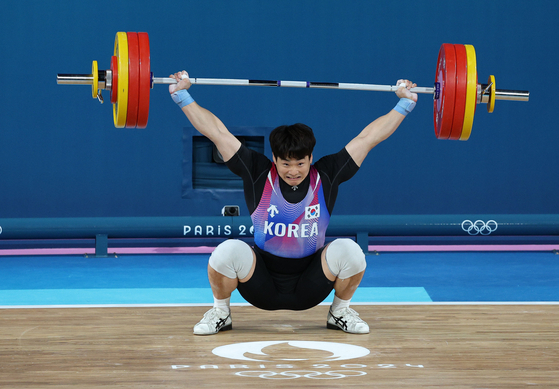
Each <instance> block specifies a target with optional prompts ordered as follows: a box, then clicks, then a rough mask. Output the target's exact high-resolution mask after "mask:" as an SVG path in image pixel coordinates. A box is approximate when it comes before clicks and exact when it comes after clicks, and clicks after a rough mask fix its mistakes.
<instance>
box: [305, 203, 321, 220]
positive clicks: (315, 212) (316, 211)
mask: <svg viewBox="0 0 559 389" xmlns="http://www.w3.org/2000/svg"><path fill="white" fill-rule="evenodd" d="M317 217H320V204H316V205H313V206H311V207H305V220H309V219H315V218H317Z"/></svg>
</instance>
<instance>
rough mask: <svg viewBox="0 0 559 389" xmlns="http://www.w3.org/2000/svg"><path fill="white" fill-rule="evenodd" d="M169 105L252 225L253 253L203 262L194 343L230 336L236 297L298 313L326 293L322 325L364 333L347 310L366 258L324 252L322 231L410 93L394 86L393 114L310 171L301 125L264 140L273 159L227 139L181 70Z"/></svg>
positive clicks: (344, 251) (228, 246)
mask: <svg viewBox="0 0 559 389" xmlns="http://www.w3.org/2000/svg"><path fill="white" fill-rule="evenodd" d="M185 76H186V77H185ZM170 77H171V78H174V79H175V80H177V84H172V85H170V86H169V92H170V94H171V97H172V99H173V101H174V102H175V103H176V104H177V105H178V106H179V107H180V108H181V109H182V111H183V112H184V114H185V115H186V117H187V118H188V120H189V121H190V123H192V125H193V126H194V127H195V128H196V129H197V130H198V131H200V133H202V134H203V135H205V136H206V137H208V138H209V139H210V140H211V141H212V142H213V143H214V144H215V145H216V147H217V149H218V150H219V152H220V153H221V155H222V157H223V159H224V161H225V163H226V165H227V167H228V168H229V169H230V170H231V171H232V172H233V173H235V174H236V175H238V176H240V177H241V178H242V179H243V185H244V194H245V200H246V204H247V207H248V210H249V212H250V215H251V218H252V222H253V226H254V246H249V245H248V244H246V243H245V242H243V241H241V240H237V239H230V240H226V241H224V242H223V243H221V244H219V245H218V246H217V247H216V248H215V250H214V251H213V253H212V254H211V256H210V259H209V264H208V278H209V282H210V285H211V288H212V292H213V296H214V306H213V308H212V309H210V310H209V311H208V312H206V314H205V315H204V317H203V318H202V320H201V321H200V322H199V323H198V324H196V325H195V326H194V334H196V335H212V334H216V333H218V332H219V331H226V330H230V329H232V320H231V309H230V297H231V293H232V292H233V291H234V290H235V289H237V290H238V291H239V293H240V294H241V295H242V296H243V298H244V299H245V300H246V301H248V302H249V303H250V304H252V305H254V306H256V307H258V308H261V309H265V310H278V309H288V310H305V309H309V308H312V307H314V306H316V305H318V304H319V303H321V302H322V301H323V300H324V299H325V298H326V297H327V296H328V295H329V294H330V292H331V291H332V289H334V290H335V296H334V301H333V303H332V305H331V307H330V310H329V312H328V316H327V319H326V326H327V328H330V329H341V330H343V331H345V332H348V333H353V334H365V333H368V332H369V326H368V324H367V323H366V322H365V321H363V320H362V319H361V318H360V317H359V314H358V313H357V312H356V311H354V310H353V309H351V308H350V300H351V298H352V296H353V294H354V293H355V291H356V289H357V287H358V286H359V284H360V282H361V279H362V278H363V275H364V273H365V267H366V262H365V254H364V253H363V251H362V250H361V248H360V247H359V245H357V243H355V242H354V241H353V240H351V239H336V240H334V241H332V242H331V243H329V244H327V245H325V237H326V228H327V227H328V222H329V219H330V215H331V213H332V210H333V208H334V203H335V201H336V197H337V194H338V186H339V185H340V184H341V183H342V182H344V181H347V180H349V179H350V178H351V177H353V176H354V175H355V173H356V172H357V171H358V170H359V167H360V166H361V164H362V163H363V161H364V159H365V157H366V156H367V154H368V153H369V151H371V150H372V149H373V147H375V146H376V145H377V144H379V143H380V142H382V141H383V140H385V139H387V138H388V137H389V136H390V135H391V134H392V133H393V132H394V131H395V130H396V129H397V128H398V126H399V125H400V123H402V121H403V120H404V118H405V117H406V115H407V114H408V113H410V112H411V111H412V110H413V108H414V107H415V104H416V102H417V94H416V93H412V92H410V89H411V88H414V87H416V84H414V83H412V82H411V81H408V80H398V83H397V85H399V86H400V87H399V88H398V90H397V91H396V95H397V96H398V97H399V98H400V100H399V101H398V103H397V104H396V106H395V107H394V109H392V110H391V111H390V112H388V113H387V114H386V115H383V116H381V117H379V118H378V119H376V120H375V121H373V122H372V123H370V124H369V125H368V126H366V127H365V129H363V131H361V133H360V134H359V135H357V136H356V137H355V138H353V139H352V140H351V141H350V142H349V143H348V144H347V145H346V146H345V147H344V148H343V149H341V150H340V151H339V152H337V153H336V154H331V155H327V156H324V157H322V158H320V159H319V160H318V161H316V162H314V163H313V148H314V146H315V143H316V140H315V137H314V135H313V131H312V130H311V128H309V127H308V126H306V125H304V124H293V125H283V126H280V127H277V128H276V129H274V130H273V131H272V132H271V134H270V145H271V149H272V157H273V158H272V160H270V159H269V158H268V157H266V156H264V155H263V154H260V153H257V152H256V151H253V150H251V149H249V148H247V147H246V146H244V145H242V144H241V142H240V141H239V140H238V139H237V138H236V137H235V136H234V135H233V134H231V133H230V132H229V131H228V129H227V127H225V125H224V124H223V123H222V122H221V120H219V119H218V118H217V117H216V116H215V115H214V114H212V113H211V112H210V111H208V110H207V109H205V108H202V107H201V106H200V105H198V104H197V103H196V102H195V101H194V99H193V98H192V97H191V96H190V94H189V93H188V91H187V90H188V89H189V88H190V86H191V83H190V80H189V79H188V74H187V73H186V72H185V71H182V72H178V73H175V74H174V75H171V76H170Z"/></svg>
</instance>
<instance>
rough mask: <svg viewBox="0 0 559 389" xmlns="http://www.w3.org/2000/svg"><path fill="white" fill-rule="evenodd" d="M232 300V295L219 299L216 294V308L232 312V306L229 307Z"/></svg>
mask: <svg viewBox="0 0 559 389" xmlns="http://www.w3.org/2000/svg"><path fill="white" fill-rule="evenodd" d="M230 300H231V297H228V298H226V299H223V300H218V299H216V298H215V296H214V308H219V309H221V310H222V311H225V312H227V313H230V312H231V308H229V304H230Z"/></svg>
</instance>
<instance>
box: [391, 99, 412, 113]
mask: <svg viewBox="0 0 559 389" xmlns="http://www.w3.org/2000/svg"><path fill="white" fill-rule="evenodd" d="M414 108H415V101H413V100H410V99H407V98H405V97H402V98H401V99H400V101H398V104H396V106H395V107H394V110H395V111H396V112H399V113H401V114H402V115H404V116H407V115H408V113H410V112H411V111H413V109H414Z"/></svg>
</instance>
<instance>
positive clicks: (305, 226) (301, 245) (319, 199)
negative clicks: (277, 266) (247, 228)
mask: <svg viewBox="0 0 559 389" xmlns="http://www.w3.org/2000/svg"><path fill="white" fill-rule="evenodd" d="M309 175H310V185H309V190H308V192H307V195H306V196H305V198H304V199H303V201H301V202H299V203H295V204H292V203H289V202H288V201H287V200H285V199H284V197H283V195H282V193H281V189H280V183H279V180H280V177H279V175H278V173H277V170H276V165H275V164H272V168H271V169H270V172H269V173H268V179H267V181H266V185H265V187H264V192H263V193H262V198H261V199H260V203H259V204H258V207H257V208H256V210H255V211H254V212H253V213H252V215H250V216H251V218H252V224H253V226H254V242H255V244H256V245H257V246H258V247H260V248H261V249H262V250H265V251H267V252H269V253H271V254H274V255H277V256H280V257H286V258H303V257H306V256H308V255H311V254H314V253H315V252H316V251H317V250H318V249H320V248H321V247H322V246H324V242H325V239H326V228H327V227H328V223H329V221H330V213H329V212H328V209H327V207H326V202H325V200H324V192H323V190H322V182H321V180H320V174H319V173H318V171H317V170H316V169H315V168H314V166H311V169H310V172H309Z"/></svg>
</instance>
